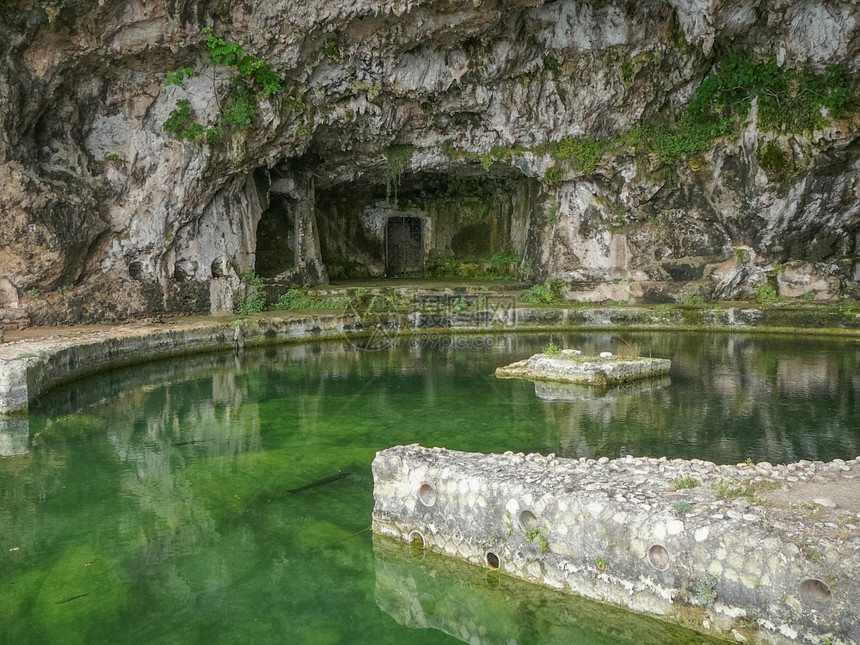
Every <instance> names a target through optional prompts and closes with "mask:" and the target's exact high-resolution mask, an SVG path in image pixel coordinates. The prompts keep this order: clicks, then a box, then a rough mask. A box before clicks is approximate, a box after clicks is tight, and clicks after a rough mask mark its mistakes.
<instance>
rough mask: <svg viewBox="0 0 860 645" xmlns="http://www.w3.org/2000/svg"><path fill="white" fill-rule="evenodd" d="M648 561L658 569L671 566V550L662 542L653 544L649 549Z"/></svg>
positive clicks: (661, 569) (662, 569)
mask: <svg viewBox="0 0 860 645" xmlns="http://www.w3.org/2000/svg"><path fill="white" fill-rule="evenodd" d="M648 562H650V563H651V566H652V567H654V568H655V569H657V570H658V571H665V570H666V569H668V568H669V552H668V551H667V550H666V547H664V546H663V545H662V544H652V545H651V547H650V548H649V549H648Z"/></svg>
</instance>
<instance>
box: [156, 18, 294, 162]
mask: <svg viewBox="0 0 860 645" xmlns="http://www.w3.org/2000/svg"><path fill="white" fill-rule="evenodd" d="M202 31H203V34H204V35H206V46H207V48H208V50H209V56H208V60H209V62H210V63H211V64H212V65H217V66H222V67H229V68H232V70H233V75H232V77H231V79H230V89H229V90H228V91H227V96H226V97H225V100H224V101H223V103H221V102H220V101H219V105H220V107H221V114H220V116H219V122H218V124H216V125H212V126H210V127H208V128H207V127H205V126H204V125H203V124H202V123H199V122H197V121H196V118H195V115H194V113H193V111H192V108H191V103H190V101H189V99H187V98H182V99H178V100H177V101H176V107H175V108H174V109H173V110H172V111H171V112H170V115H169V116H168V117H167V120H166V121H165V122H164V126H163V129H164V131H165V132H169V133H171V134H175V135H176V136H177V137H178V138H179V140H180V141H197V140H198V139H201V138H203V140H204V141H205V142H206V143H207V144H208V145H210V146H213V145H217V144H218V143H220V141H221V140H222V136H223V135H222V131H224V130H228V131H229V130H234V131H242V130H248V129H250V128H252V127H253V126H254V124H255V123H256V120H257V117H258V115H259V99H260V97H261V96H273V95H276V94H279V93H280V92H281V89H282V87H281V77H280V75H279V74H278V73H277V72H275V71H274V70H273V69H272V68H271V67H270V66H269V64H268V63H266V62H265V61H263V60H261V59H259V58H257V57H256V56H252V55H250V54H247V53H246V52H245V50H244V49H243V48H242V46H241V45H239V44H237V43H229V42H227V41H226V40H224V38H222V37H221V36H219V35H218V34H216V33H215V32H214V31H212V30H211V29H209V28H208V27H206V28H204V29H203V30H202ZM197 76H199V72H197V71H196V70H194V69H193V68H191V67H179V68H177V69H175V70H173V71H168V72H167V78H166V79H165V85H168V86H171V85H172V86H176V87H183V86H184V83H185V81H186V80H188V79H191V78H195V77H197ZM212 78H213V84H214V74H213V76H212ZM217 98H218V97H217V96H216V99H217Z"/></svg>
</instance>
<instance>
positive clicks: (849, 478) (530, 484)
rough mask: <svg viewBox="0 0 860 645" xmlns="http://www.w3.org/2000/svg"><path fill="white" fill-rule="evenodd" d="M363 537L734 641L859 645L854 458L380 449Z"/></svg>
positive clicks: (859, 526)
mask: <svg viewBox="0 0 860 645" xmlns="http://www.w3.org/2000/svg"><path fill="white" fill-rule="evenodd" d="M373 477H374V499H375V507H374V511H373V530H374V531H375V532H376V533H380V534H382V535H385V536H388V537H391V538H393V539H396V540H400V541H404V542H412V543H413V544H416V545H420V546H423V548H426V549H430V550H432V551H436V552H439V553H445V554H447V555H449V556H452V557H456V558H460V559H462V560H465V561H467V562H470V563H472V564H474V565H477V566H481V567H489V568H498V569H499V570H500V571H502V572H503V573H505V574H508V575H512V576H517V577H520V578H523V579H526V580H529V581H532V582H536V583H539V584H542V585H545V586H547V587H551V588H553V589H558V590H560V591H564V592H568V593H574V594H578V595H581V596H585V597H588V598H592V599H595V600H600V601H604V602H609V603H613V604H616V605H621V606H624V607H628V608H630V609H633V610H635V611H638V612H643V613H648V614H653V615H658V616H662V617H665V618H669V619H671V620H674V621H678V622H680V623H682V624H684V625H686V626H689V627H691V628H694V629H698V630H699V631H703V632H711V633H713V634H716V635H720V636H723V637H729V638H734V639H736V640H737V641H740V642H745V641H751V642H762V643H785V642H807V643H817V644H821V643H834V644H835V643H853V644H855V645H856V644H857V643H860V619H858V612H857V606H858V601H860V576H859V575H858V574H860V506H858V496H860V491H858V490H857V489H858V486H857V484H858V480H860V462H858V460H856V459H855V460H852V461H847V462H846V461H841V460H835V461H833V462H830V463H827V464H824V463H821V462H814V463H809V462H800V463H799V464H789V465H782V466H772V465H771V464H767V463H762V464H739V465H738V466H717V465H715V464H713V463H710V462H705V461H701V460H692V461H686V460H666V459H665V458H662V459H651V458H633V457H626V458H624V459H619V460H614V461H610V460H609V459H606V458H602V459H600V460H596V461H595V460H592V459H589V460H586V459H580V460H569V459H559V458H556V457H554V456H553V455H550V456H548V457H543V456H540V455H523V454H512V453H505V454H504V455H482V454H475V453H462V452H455V451H449V450H444V449H439V448H433V449H427V448H422V447H420V446H417V445H413V446H398V447H395V448H391V449H388V450H385V451H382V452H380V453H378V454H377V457H376V459H375V460H374V462H373Z"/></svg>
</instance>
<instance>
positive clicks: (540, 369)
mask: <svg viewBox="0 0 860 645" xmlns="http://www.w3.org/2000/svg"><path fill="white" fill-rule="evenodd" d="M604 354H606V356H604V355H603V354H601V355H600V356H583V355H582V353H581V352H579V351H577V350H570V349H565V350H561V352H559V353H558V354H553V355H550V354H535V355H534V356H531V357H529V358H527V359H525V360H522V361H517V362H515V363H511V364H510V365H504V366H502V367H498V368H496V376H498V377H500V378H522V379H527V380H530V381H557V382H560V383H587V384H589V385H615V384H619V383H630V382H632V381H640V380H643V379H649V378H654V377H660V376H665V375H667V374H668V373H669V370H670V369H671V367H672V361H670V360H669V359H668V358H643V357H639V358H629V359H624V358H617V357H614V356H613V355H612V354H611V353H610V352H604Z"/></svg>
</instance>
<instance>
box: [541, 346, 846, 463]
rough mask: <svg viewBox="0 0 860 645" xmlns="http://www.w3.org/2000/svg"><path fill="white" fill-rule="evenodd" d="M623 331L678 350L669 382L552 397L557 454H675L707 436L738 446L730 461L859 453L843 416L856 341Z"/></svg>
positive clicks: (549, 416)
mask: <svg viewBox="0 0 860 645" xmlns="http://www.w3.org/2000/svg"><path fill="white" fill-rule="evenodd" d="M626 337H628V338H631V339H633V340H636V341H637V342H639V343H641V345H642V348H643V350H644V353H645V354H646V355H647V354H648V353H649V352H650V353H652V354H653V355H654V356H665V357H670V358H671V359H672V372H671V378H672V382H671V385H669V386H665V387H663V388H662V389H659V390H655V391H651V392H641V393H638V394H631V395H630V396H619V397H618V398H617V399H613V398H610V397H607V398H604V399H600V398H593V399H590V400H589V399H588V398H587V397H583V399H582V400H581V401H579V402H570V401H569V399H568V402H567V403H561V402H559V401H558V399H559V398H561V397H554V398H556V399H557V400H555V401H553V402H550V403H547V405H545V406H544V409H543V414H544V416H545V419H546V421H547V422H548V423H551V424H552V425H554V426H556V427H558V428H559V432H560V436H559V447H558V452H559V453H560V454H561V455H563V456H566V457H591V456H592V455H596V454H606V455H610V456H621V455H624V454H635V455H651V456H663V455H666V456H670V457H672V456H680V455H683V454H689V453H690V452H691V450H692V448H691V447H692V446H695V445H701V444H711V445H715V446H717V447H718V451H719V453H720V454H724V455H734V457H730V458H728V461H743V460H744V459H745V458H746V457H748V456H751V457H753V458H756V459H758V458H763V457H759V456H760V455H768V456H769V457H768V458H769V459H770V460H772V461H781V462H790V461H796V460H797V459H800V458H804V459H825V460H826V459H830V458H832V456H834V455H840V454H841V455H856V454H860V441H858V435H857V432H856V428H855V427H854V426H853V425H852V424H851V423H850V422H848V421H846V419H850V418H852V417H854V418H856V416H857V414H858V412H860V410H858V406H860V377H858V376H857V372H858V365H860V346H858V345H857V344H856V343H846V342H845V341H844V340H841V339H834V340H829V339H808V338H806V339H805V338H797V337H789V336H772V337H767V336H743V335H733V334H718V333H715V334H702V333H695V334H660V333H651V334H647V333H643V334H628V335H626ZM565 340H566V342H565V346H567V347H580V346H583V345H584V344H585V343H591V347H590V350H591V351H600V350H604V349H611V347H610V345H609V342H608V339H604V341H603V343H602V344H601V342H600V341H599V338H598V337H595V336H589V337H581V336H570V337H566V339H565ZM542 398H553V396H552V395H551V394H547V393H545V394H544V396H543V397H542ZM570 398H575V397H570ZM828 402H830V403H828ZM812 437H815V439H814V440H813V439H812ZM823 447H826V454H824V453H823V452H821V451H822V448H823ZM705 458H707V456H705ZM724 461H725V459H724Z"/></svg>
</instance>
